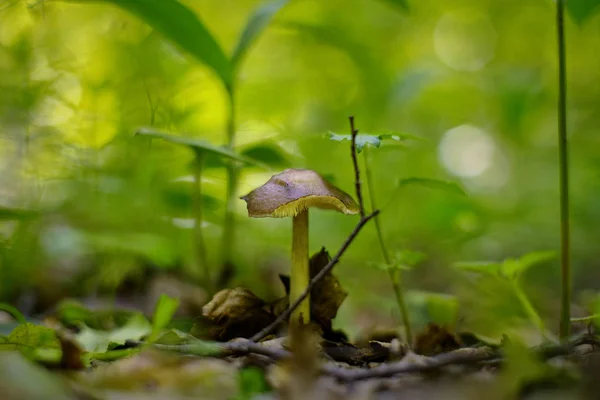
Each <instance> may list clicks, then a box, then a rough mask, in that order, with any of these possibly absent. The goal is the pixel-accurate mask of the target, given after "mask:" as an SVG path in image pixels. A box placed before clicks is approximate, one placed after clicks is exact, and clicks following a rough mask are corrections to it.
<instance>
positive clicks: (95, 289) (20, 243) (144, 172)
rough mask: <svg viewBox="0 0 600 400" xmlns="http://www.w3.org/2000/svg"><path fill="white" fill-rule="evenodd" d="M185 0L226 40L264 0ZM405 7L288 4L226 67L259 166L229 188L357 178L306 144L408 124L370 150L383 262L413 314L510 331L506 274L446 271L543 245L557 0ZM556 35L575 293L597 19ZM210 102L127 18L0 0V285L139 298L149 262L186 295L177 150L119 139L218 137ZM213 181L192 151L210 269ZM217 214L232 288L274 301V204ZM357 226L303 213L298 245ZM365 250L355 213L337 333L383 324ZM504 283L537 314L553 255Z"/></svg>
mask: <svg viewBox="0 0 600 400" xmlns="http://www.w3.org/2000/svg"><path fill="white" fill-rule="evenodd" d="M183 4H185V5H186V6H187V7H189V8H190V9H191V10H193V11H194V12H195V13H196V14H197V15H198V16H199V17H200V19H201V21H202V22H203V23H204V24H205V26H206V27H207V29H208V30H209V31H210V32H211V34H212V35H213V36H214V38H215V39H216V40H217V42H218V43H219V44H220V45H221V47H222V48H223V49H224V51H225V53H226V54H231V51H232V49H233V48H234V46H235V43H236V42H237V40H238V37H239V35H240V32H242V30H243V28H244V26H245V25H246V23H247V20H248V18H249V17H250V16H251V15H252V13H253V11H254V10H255V9H256V7H258V6H260V5H261V4H263V3H262V2H261V1H254V0H253V1H250V0H222V1H219V2H216V1H210V0H188V1H184V2H183ZM405 4H406V3H404V2H402V1H393V0H388V1H377V0H348V1H339V0H328V1H319V0H295V1H290V2H289V3H288V4H287V5H285V7H283V8H282V9H281V11H279V12H278V13H277V14H276V15H275V16H274V18H273V20H272V21H271V23H270V24H269V25H268V26H267V27H266V28H265V30H264V32H263V33H262V34H261V35H260V37H258V38H257V40H256V42H255V43H253V44H252V46H251V47H250V48H249V50H248V53H247V55H246V57H245V59H244V61H243V63H242V64H241V65H240V67H239V69H238V70H237V74H238V80H237V85H236V107H235V111H236V124H237V130H236V140H235V150H236V151H238V152H240V153H243V154H247V155H248V156H251V157H253V158H255V159H257V160H259V161H261V162H262V163H263V164H265V165H266V166H267V168H265V167H264V165H263V167H249V168H244V169H243V170H242V172H241V175H240V179H239V187H238V195H243V194H246V193H247V192H248V191H250V190H252V189H254V188H255V187H257V186H258V185H260V184H262V183H263V182H265V181H266V180H267V179H268V178H269V177H270V176H271V175H272V174H274V173H277V172H279V171H280V170H282V169H284V168H287V167H296V168H310V169H314V170H316V171H318V172H320V173H321V174H323V175H324V176H326V177H328V179H331V180H332V181H333V182H334V183H335V184H336V185H337V186H339V187H340V188H342V189H344V190H346V191H347V192H349V193H354V192H353V190H354V189H353V171H352V163H351V160H350V157H349V146H348V142H342V143H338V142H333V141H329V140H327V139H326V138H325V134H326V133H327V132H329V131H333V132H336V133H342V134H346V133H349V127H348V120H347V117H348V116H349V115H354V116H355V117H356V123H357V127H358V128H359V129H360V130H361V132H364V133H384V132H399V133H410V134H413V135H418V136H420V137H422V138H424V140H415V141H407V142H405V143H404V142H403V143H385V144H383V145H382V146H381V148H379V149H375V148H372V149H370V155H371V157H372V163H371V169H372V174H373V184H374V186H375V189H376V194H377V198H378V202H379V204H380V205H382V206H383V210H382V214H381V222H382V227H383V231H384V237H385V240H386V243H387V244H388V246H389V247H390V249H391V250H392V251H397V250H401V249H406V248H410V249H413V250H418V251H421V252H424V253H426V254H427V255H428V258H427V260H426V261H425V262H424V263H423V264H422V265H420V266H419V267H418V268H416V269H414V270H413V271H411V272H409V273H406V274H404V282H403V283H404V285H405V286H406V287H408V288H410V289H412V290H415V292H413V293H412V294H411V296H410V299H409V300H410V307H411V311H412V313H413V314H414V315H413V319H414V320H415V322H416V324H417V325H418V326H422V325H423V324H424V323H426V322H427V321H428V320H431V319H434V320H435V319H436V318H441V319H442V320H444V319H446V320H444V321H441V322H448V321H451V322H452V323H455V324H459V325H460V326H461V328H464V329H472V330H475V331H478V332H482V333H484V334H487V335H497V334H498V333H500V332H502V331H504V330H506V329H508V328H507V327H514V326H520V325H519V324H522V325H524V326H527V322H525V320H524V316H523V315H522V311H520V308H519V306H518V304H517V303H516V300H514V299H513V298H512V296H511V294H510V291H508V290H507V289H506V288H504V287H503V286H502V285H501V284H499V283H497V282H482V281H473V280H472V279H471V277H469V276H466V275H464V274H462V273H459V272H457V271H456V270H455V269H453V268H452V267H451V265H452V263H454V262H458V261H471V260H502V259H504V258H506V257H516V256H520V255H522V254H524V253H527V252H530V251H536V250H558V241H559V226H558V222H559V221H558V205H559V204H558V197H559V196H558V167H557V160H558V156H557V139H556V130H557V128H556V118H557V117H556V103H557V63H556V44H555V36H556V34H555V27H554V18H555V16H554V13H555V11H554V2H552V1H544V0H535V1H527V2H523V1H517V0H503V1H497V0H459V1H454V2H451V3H449V2H442V1H433V0H420V1H412V2H409V4H408V5H409V7H408V8H405V7H403V5H405ZM571 11H572V12H573V10H571ZM573 15H577V14H576V13H574V14H573ZM164 18H165V19H168V18H170V16H169V15H168V14H165V15H164ZM579 19H581V18H579ZM578 22H581V21H578ZM567 38H568V40H567V49H568V50H567V51H568V91H569V130H570V139H571V150H570V154H571V177H572V185H571V189H572V213H571V215H572V233H573V266H574V283H575V287H576V290H577V292H576V293H578V294H577V295H576V297H575V299H576V301H577V302H578V303H579V304H580V305H584V303H585V302H584V299H583V297H585V296H583V295H582V293H584V292H585V291H586V290H593V289H594V288H597V287H598V283H599V282H600V268H598V267H599V261H598V259H599V258H600V252H599V249H598V246H597V238H598V235H599V234H600V228H599V226H600V202H599V201H598V199H599V198H600V180H599V179H598V178H599V173H600V152H598V149H599V148H600V136H598V135H597V130H598V129H597V127H598V126H599V125H600V102H599V101H598V100H599V99H600V79H599V78H600V76H599V75H600V52H598V51H597V49H598V48H600V16H598V15H597V14H596V15H595V16H590V17H589V19H588V20H586V21H585V23H580V24H579V25H577V24H575V22H574V20H573V19H569V20H568V21H567ZM228 114H229V111H228V102H227V92H226V90H225V88H224V86H223V84H222V83H221V81H220V79H219V77H218V75H217V74H216V73H215V71H214V70H213V69H211V68H208V67H207V66H206V65H204V64H203V63H201V62H200V61H199V60H198V59H196V58H194V57H193V56H191V55H190V54H189V53H188V52H186V51H184V50H183V49H182V48H180V47H179V46H177V45H176V44H174V43H173V41H171V40H169V39H167V38H166V37H165V35H163V34H161V33H159V32H157V31H155V30H153V29H152V28H151V27H150V26H149V25H148V24H147V23H146V22H145V21H144V20H143V19H141V18H138V17H137V16H135V15H132V14H130V13H127V12H126V11H124V10H122V9H120V8H118V7H116V6H114V5H110V4H105V3H103V2H91V3H84V4H81V3H80V2H76V1H73V2H68V1H66V2H58V1H42V0H39V1H28V2H26V1H16V0H2V1H1V2H0V154H1V155H0V240H1V241H0V252H1V254H0V300H2V301H7V302H11V303H12V304H14V305H16V306H18V307H19V308H21V309H22V310H24V311H25V312H27V313H30V314H32V313H39V312H44V311H46V310H48V309H51V308H52V307H53V306H54V305H55V304H56V303H57V302H58V301H59V300H61V299H63V298H65V297H79V298H85V299H88V300H87V301H89V302H97V301H100V300H102V301H105V300H106V299H108V301H109V303H110V302H116V304H119V305H123V304H124V305H132V306H135V307H144V305H145V304H146V300H147V301H148V303H149V304H151V305H153V304H154V302H153V301H150V300H149V298H150V297H151V296H153V295H156V293H155V292H157V291H158V292H160V291H161V290H163V291H164V290H167V289H164V286H161V284H160V283H156V284H155V282H156V281H157V279H158V278H157V277H163V281H164V280H165V279H166V278H164V277H169V278H168V279H171V280H176V281H179V282H184V283H185V284H187V285H188V286H186V290H189V291H191V294H189V296H190V297H193V298H194V299H195V300H194V301H196V302H197V303H198V304H200V305H201V304H202V303H203V302H206V301H207V299H208V297H207V296H208V295H207V293H206V292H205V291H203V290H201V289H202V288H201V287H200V286H201V285H200V283H201V282H202V280H201V278H202V272H201V271H198V270H197V268H195V263H194V245H193V229H192V228H193V225H194V221H193V215H194V210H193V206H192V204H193V202H192V198H191V195H190V193H191V191H192V184H191V177H192V173H191V169H190V166H191V164H192V162H193V160H194V159H193V153H192V152H190V151H189V150H188V149H185V148H181V147H177V146H175V145H173V144H169V143H165V142H162V141H158V140H154V141H150V140H147V139H145V138H139V137H135V136H134V133H135V132H136V130H137V129H138V128H139V127H149V126H151V127H154V128H156V129H159V130H161V131H165V132H170V133H173V134H178V135H183V136H188V137H192V138H198V139H204V140H206V141H208V142H210V143H212V144H215V145H224V144H226V143H227V135H226V129H227V118H228ZM361 163H362V159H361ZM408 177H428V178H437V179H443V180H452V181H456V182H457V183H459V184H460V186H461V187H463V188H464V190H465V192H466V194H467V195H466V196H459V195H456V194H452V193H446V192H443V191H435V190H428V189H426V188H420V187H417V186H414V187H413V186H407V187H403V188H401V189H400V190H396V185H397V182H398V180H399V179H401V178H408ZM226 183H227V181H226V171H225V169H224V168H222V165H220V164H219V163H214V164H211V163H210V162H209V163H208V165H207V166H206V168H205V171H204V173H203V175H202V186H203V191H204V207H203V210H204V219H205V220H204V223H203V233H204V235H205V239H206V242H207V246H206V247H207V250H208V251H207V254H206V255H207V258H208V263H209V265H210V267H211V274H212V276H213V277H216V276H217V275H218V274H219V271H220V269H221V259H220V257H221V254H220V251H219V248H220V246H221V236H222V234H223V215H224V212H225V203H226V200H225V196H226ZM235 214H236V231H235V241H234V242H233V252H232V254H231V255H230V256H231V259H232V261H233V263H234V264H235V266H236V274H235V276H234V277H233V280H232V282H230V283H229V286H230V287H233V286H244V287H247V288H250V289H251V290H253V291H254V292H255V293H257V294H258V295H260V296H262V297H264V298H265V299H268V300H272V299H274V298H276V297H278V296H281V295H283V287H282V286H281V285H280V284H279V282H278V277H277V274H278V273H287V271H288V270H289V260H290V245H291V220H289V219H281V220H277V219H250V218H248V217H247V216H246V210H245V204H244V202H243V201H242V200H238V201H237V202H236V203H235ZM357 220H358V217H356V216H344V215H341V214H337V213H333V212H327V211H319V210H315V211H311V226H310V240H311V246H310V249H311V252H316V251H317V250H318V249H319V248H320V247H321V246H325V247H326V248H327V249H329V251H330V252H335V251H336V250H337V248H338V247H339V246H340V245H341V243H342V242H343V240H344V239H345V237H346V236H347V235H348V233H349V232H350V231H351V230H352V228H353V226H354V224H355V223H356V222H357ZM380 261H381V254H380V250H379V247H378V242H377V238H376V235H375V229H374V226H372V225H368V226H367V227H366V228H365V230H364V231H363V232H361V234H360V236H359V237H358V238H357V240H356V242H355V243H354V244H353V245H352V247H351V248H350V250H349V251H348V252H347V253H346V254H345V255H344V258H343V259H342V262H341V263H340V264H339V265H338V266H337V267H336V271H337V274H338V276H339V277H340V279H341V282H342V284H343V286H344V287H345V289H346V290H347V291H348V292H349V296H348V298H347V299H346V302H345V303H344V305H343V306H342V308H341V310H340V313H339V316H338V320H337V321H336V326H338V327H340V328H342V329H344V330H346V331H348V332H350V333H351V334H353V335H356V334H359V333H360V332H361V331H363V330H364V329H370V328H372V327H373V326H382V325H386V326H395V324H397V323H398V321H399V316H398V312H397V309H396V305H395V300H394V296H393V292H392V289H391V286H390V282H389V280H388V276H387V274H386V273H385V272H383V271H381V270H379V269H377V268H376V267H374V266H373V263H374V262H375V263H376V262H380ZM524 284H525V287H526V290H527V291H528V293H529V294H530V295H531V297H532V299H533V302H534V304H535V306H536V307H538V308H539V310H540V312H541V314H542V316H543V318H544V319H545V320H547V322H548V324H549V326H550V327H551V328H554V329H555V328H556V326H557V320H558V307H559V304H558V303H559V301H558V298H559V265H558V261H557V260H555V261H553V262H549V263H545V264H543V265H540V266H538V267H535V268H533V269H531V270H530V271H528V273H527V275H526V276H525V280H524ZM166 285H167V286H169V285H170V283H168V282H167V283H166ZM196 289H197V290H196ZM416 290H418V291H416ZM428 292H436V293H441V294H445V295H449V296H450V295H451V296H456V301H457V302H458V305H459V314H458V316H451V317H448V316H447V315H446V316H444V315H442V316H441V317H440V316H439V315H438V316H437V317H436V316H434V314H436V312H435V311H432V310H431V309H429V311H428V310H427V307H429V306H428V305H427V304H425V303H427V302H426V301H425V300H424V298H430V297H428V295H426V293H428ZM154 299H155V297H154ZM424 301H425V303H424ZM429 308H431V307H429ZM434 308H435V307H434ZM194 312H196V313H198V312H199V311H198V308H196V309H193V308H192V311H190V313H191V314H192V315H193V313H194ZM428 312H429V314H428ZM437 314H439V313H437ZM437 314H436V315H437ZM442 314H444V312H442Z"/></svg>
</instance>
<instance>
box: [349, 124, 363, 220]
mask: <svg viewBox="0 0 600 400" xmlns="http://www.w3.org/2000/svg"><path fill="white" fill-rule="evenodd" d="M348 119H349V120H350V133H351V135H352V141H351V144H350V152H351V155H352V163H353V164H354V186H355V187H356V197H357V199H358V207H359V209H360V217H361V218H364V217H365V205H364V203H363V197H362V190H361V189H360V170H359V168H358V159H357V156H356V154H357V153H356V135H358V130H357V129H355V128H354V117H352V116H350V117H348Z"/></svg>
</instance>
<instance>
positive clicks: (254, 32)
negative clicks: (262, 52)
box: [231, 0, 288, 70]
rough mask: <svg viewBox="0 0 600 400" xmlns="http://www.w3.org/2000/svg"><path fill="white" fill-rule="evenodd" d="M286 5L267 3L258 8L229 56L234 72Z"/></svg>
mask: <svg viewBox="0 0 600 400" xmlns="http://www.w3.org/2000/svg"><path fill="white" fill-rule="evenodd" d="M287 3H288V0H275V1H269V2H267V3H265V4H263V5H261V6H260V7H258V8H257V9H256V10H255V11H254V13H253V14H252V16H251V17H250V19H248V22H247V23H246V26H245V27H244V30H243V31H242V34H241V35H240V38H239V40H238V42H237V45H236V46H235V49H234V50H233V54H232V56H231V66H232V69H233V70H235V69H237V68H239V66H240V63H241V62H242V60H243V58H244V56H245V55H246V53H247V52H248V49H249V48H250V46H252V44H253V43H254V42H255V41H256V39H257V38H258V36H259V35H260V34H261V33H262V32H263V31H264V30H265V28H266V27H267V25H268V24H269V22H270V21H271V19H272V18H273V16H274V15H275V14H276V13H277V12H278V11H279V10H281V9H282V8H283V6H285V5H286V4H287Z"/></svg>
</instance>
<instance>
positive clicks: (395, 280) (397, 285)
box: [363, 146, 413, 347]
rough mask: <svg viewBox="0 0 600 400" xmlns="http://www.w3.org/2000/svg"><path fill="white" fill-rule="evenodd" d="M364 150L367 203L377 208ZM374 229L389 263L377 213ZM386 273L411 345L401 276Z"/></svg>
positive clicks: (384, 258) (382, 252) (395, 271)
mask: <svg viewBox="0 0 600 400" xmlns="http://www.w3.org/2000/svg"><path fill="white" fill-rule="evenodd" d="M363 152H364V161H365V183H366V185H367V193H368V195H369V203H371V209H372V210H376V209H377V200H376V198H375V189H374V187H373V177H372V175H371V168H370V164H371V163H370V159H369V153H368V146H365V147H364V149H363ZM374 220H375V230H376V231H377V240H378V241H379V247H380V248H381V255H382V256H383V261H384V262H385V263H386V264H387V265H391V258H390V253H389V252H388V249H387V246H386V245H385V242H384V241H383V234H382V231H381V222H380V220H379V215H376V216H375V218H374ZM388 274H389V276H390V281H391V282H392V287H393V288H394V294H395V296H396V302H397V303H398V308H400V314H401V315H400V316H401V318H402V324H403V325H404V329H405V331H406V342H407V344H408V346H409V347H411V346H412V341H413V335H412V326H411V323H410V316H409V315H408V307H406V300H405V298H404V292H403V290H402V276H401V271H400V270H392V269H388Z"/></svg>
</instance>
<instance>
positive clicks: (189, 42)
mask: <svg viewBox="0 0 600 400" xmlns="http://www.w3.org/2000/svg"><path fill="white" fill-rule="evenodd" d="M77 1H78V2H81V3H86V2H88V1H87V0H77ZM103 2H104V3H107V4H114V5H116V6H118V7H121V8H122V9H124V10H125V11H127V12H129V13H131V14H133V15H135V16H137V17H138V18H140V19H141V20H143V21H145V22H146V23H147V24H148V25H149V26H151V27H152V28H154V29H156V31H158V32H160V33H161V34H162V35H163V36H164V37H166V38H167V39H169V40H170V41H171V42H173V43H174V44H176V45H177V46H178V47H179V48H181V49H182V50H184V51H186V52H187V53H188V54H190V55H191V56H193V57H194V58H195V59H196V60H197V61H199V62H201V63H202V64H204V65H206V66H207V67H209V68H211V69H212V70H213V71H214V72H215V73H216V75H217V76H218V77H219V79H220V81H221V83H222V84H223V87H224V89H225V91H226V93H227V99H228V117H227V121H226V122H227V124H226V125H227V128H226V148H227V149H228V150H230V151H231V152H233V149H234V147H235V134H236V125H237V124H236V122H237V121H236V113H235V108H236V105H235V100H236V93H237V90H236V87H237V82H236V81H237V73H238V71H239V70H240V67H241V64H242V62H243V60H244V57H245V56H246V54H247V53H248V51H249V49H250V47H251V46H252V45H253V44H254V42H255V41H256V40H257V39H258V37H259V36H260V34H261V33H262V32H263V31H264V30H265V28H266V27H267V26H268V24H269V22H270V21H271V19H272V18H273V17H274V16H275V14H276V13H277V12H278V11H279V10H281V9H282V8H283V7H284V6H285V5H286V4H287V3H288V0H273V1H268V2H266V3H264V4H262V5H261V6H259V7H258V8H257V9H256V10H255V11H254V12H253V13H252V14H251V15H250V17H249V18H248V21H247V22H246V26H245V27H244V29H243V30H242V33H241V34H240V37H239V38H238V40H237V43H236V45H235V47H234V49H233V51H232V53H231V55H230V56H228V55H227V53H226V51H225V50H224V49H223V48H222V47H221V46H220V45H219V43H218V42H217V40H216V39H215V38H214V36H213V34H212V33H211V32H210V30H209V29H208V28H207V27H206V26H205V24H204V23H203V22H202V21H201V20H200V18H198V16H197V15H196V14H195V13H194V12H193V11H192V10H191V9H189V8H188V7H186V6H185V5H184V4H182V3H180V2H179V1H177V0H161V1H146V0H138V1H125V2H123V1H116V0H103ZM226 168H227V177H228V179H227V200H226V211H225V216H224V222H223V237H222V246H221V258H222V265H223V269H224V271H222V272H221V275H222V276H229V277H230V276H231V275H232V272H233V271H226V270H228V269H231V268H232V267H233V263H232V261H231V256H232V254H233V251H232V250H233V248H234V244H235V231H234V230H235V218H234V206H235V201H236V200H237V188H238V174H239V169H240V165H239V163H238V162H237V161H236V160H235V159H229V160H228V161H227V163H226ZM196 208H197V209H198V208H199V207H196ZM220 280H221V279H220ZM220 283H221V284H225V283H226V282H220Z"/></svg>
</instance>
